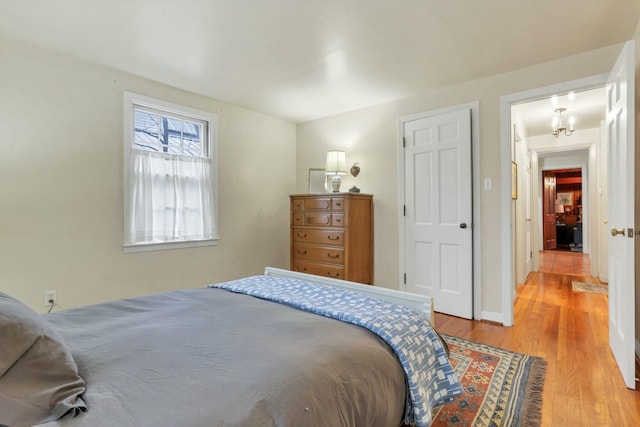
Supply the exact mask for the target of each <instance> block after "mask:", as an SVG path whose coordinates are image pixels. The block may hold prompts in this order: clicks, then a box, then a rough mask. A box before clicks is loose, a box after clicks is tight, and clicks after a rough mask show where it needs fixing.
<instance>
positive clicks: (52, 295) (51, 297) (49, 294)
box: [44, 291, 58, 307]
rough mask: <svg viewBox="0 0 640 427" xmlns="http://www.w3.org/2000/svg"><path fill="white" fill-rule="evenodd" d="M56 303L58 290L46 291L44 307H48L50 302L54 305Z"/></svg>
mask: <svg viewBox="0 0 640 427" xmlns="http://www.w3.org/2000/svg"><path fill="white" fill-rule="evenodd" d="M57 303H58V292H57V291H46V292H45V293H44V305H45V307H49V306H50V305H51V304H53V305H56V304H57Z"/></svg>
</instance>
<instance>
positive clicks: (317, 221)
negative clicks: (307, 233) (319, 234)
mask: <svg viewBox="0 0 640 427" xmlns="http://www.w3.org/2000/svg"><path fill="white" fill-rule="evenodd" d="M291 225H306V226H310V227H344V214H330V213H326V214H325V213H293V215H292V217H291Z"/></svg>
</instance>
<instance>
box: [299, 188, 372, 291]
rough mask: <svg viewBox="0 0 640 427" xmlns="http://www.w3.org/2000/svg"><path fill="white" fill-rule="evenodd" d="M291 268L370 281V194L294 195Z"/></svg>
mask: <svg viewBox="0 0 640 427" xmlns="http://www.w3.org/2000/svg"><path fill="white" fill-rule="evenodd" d="M290 198H291V270H293V271H300V272H302V273H310V274H315V275H318V276H327V277H333V278H337V279H343V280H350V281H353V282H360V283H368V284H372V283H373V196H372V195H370V194H358V193H329V194H295V195H292V196H290Z"/></svg>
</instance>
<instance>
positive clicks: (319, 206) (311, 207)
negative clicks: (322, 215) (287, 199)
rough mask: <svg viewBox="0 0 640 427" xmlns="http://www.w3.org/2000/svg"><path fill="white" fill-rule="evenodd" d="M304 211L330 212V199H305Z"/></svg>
mask: <svg viewBox="0 0 640 427" xmlns="http://www.w3.org/2000/svg"><path fill="white" fill-rule="evenodd" d="M304 210H305V211H306V212H308V211H331V198H330V197H327V198H325V199H319V198H316V199H305V200H304Z"/></svg>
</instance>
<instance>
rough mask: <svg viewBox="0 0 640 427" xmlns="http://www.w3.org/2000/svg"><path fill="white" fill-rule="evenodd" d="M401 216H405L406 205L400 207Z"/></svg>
mask: <svg viewBox="0 0 640 427" xmlns="http://www.w3.org/2000/svg"><path fill="white" fill-rule="evenodd" d="M402 216H407V205H402Z"/></svg>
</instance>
